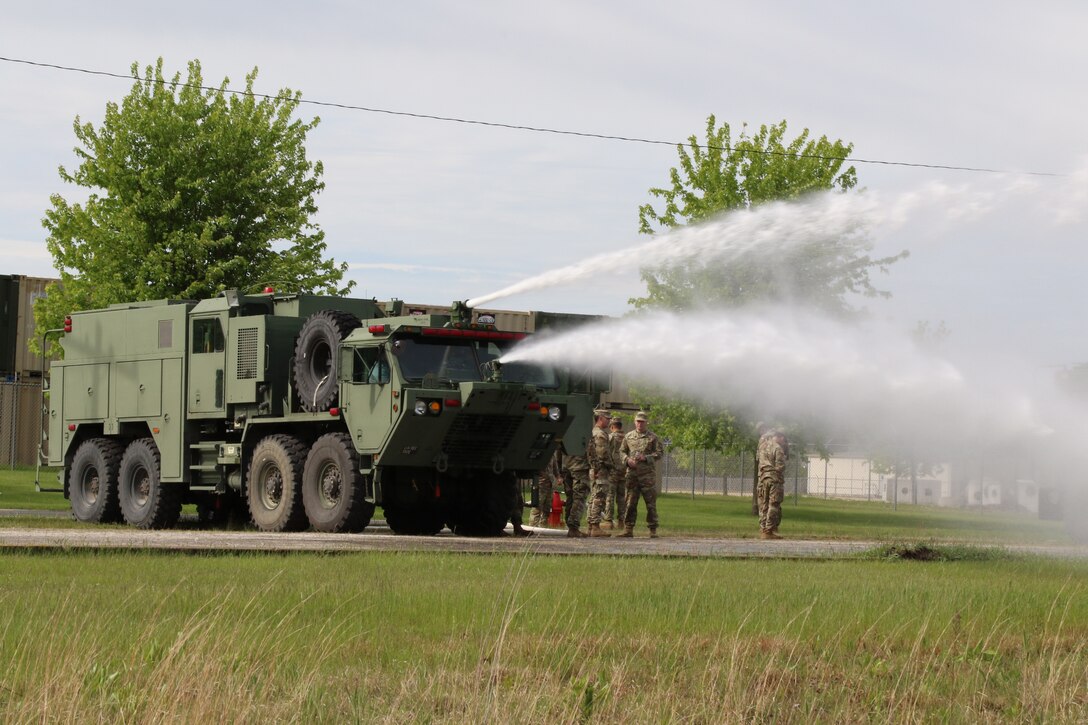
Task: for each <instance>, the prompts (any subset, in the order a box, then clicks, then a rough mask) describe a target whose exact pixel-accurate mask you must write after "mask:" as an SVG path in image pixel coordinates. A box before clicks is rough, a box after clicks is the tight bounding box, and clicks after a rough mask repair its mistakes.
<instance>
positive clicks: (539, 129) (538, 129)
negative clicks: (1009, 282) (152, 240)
mask: <svg viewBox="0 0 1088 725" xmlns="http://www.w3.org/2000/svg"><path fill="white" fill-rule="evenodd" d="M0 61H3V62H5V63H18V64H22V65H29V66H35V67H38V68H51V69H53V70H62V71H68V72H71V73H85V74H87V75H94V76H105V77H107V78H120V79H123V80H136V81H146V82H152V83H161V84H163V85H165V84H167V83H170V84H171V85H173V81H167V80H166V79H163V80H161V81H160V80H157V79H155V78H143V77H140V76H133V75H125V74H121V73H111V72H109V71H101V70H91V69H88V68H77V67H73V66H64V65H56V64H54V63H41V62H38V61H32V60H25V59H22V58H6V57H3V56H0ZM177 85H178V86H180V87H184V88H194V89H197V90H202V91H219V90H223V92H224V93H230V94H232V95H236V96H252V97H254V98H264V99H268V100H284V99H285V98H286V97H285V96H282V95H275V96H273V95H270V94H267V93H255V92H252V91H237V90H233V89H230V88H224V89H219V88H217V87H215V86H205V85H197V84H195V83H183V82H179V83H177ZM298 102H299V103H305V104H307V105H310V106H319V107H322V108H338V109H342V110H346V111H362V112H364V113H379V114H384V115H386V116H402V117H405V118H418V119H424V120H428V121H444V122H447V123H462V124H466V125H471V126H485V127H488V128H505V129H508V130H511V131H531V132H533V133H549V134H554V135H557V136H577V137H580V138H593V139H602V140H605V141H624V142H627V143H641V144H652V145H658V146H688V147H691V146H694V147H696V148H700V149H705V150H708V151H730V149H728V148H724V147H721V146H713V145H709V144H692V143H691V142H690V141H685V142H677V141H662V140H660V139H651V138H639V137H637V136H617V135H613V134H605V133H592V132H589V131H569V130H564V129H557V128H546V127H543V126H526V125H521V124H514V123H501V122H498V121H481V120H479V119H472V118H458V117H456V116H440V115H436V114H431V113H414V112H411V111H394V110H391V109H388V108H374V107H371V106H359V105H354V104H349V103H334V102H331V101H312V100H308V99H305V98H299V99H298ZM737 150H739V149H737ZM741 151H742V152H743V153H754V154H761V155H764V156H783V157H790V158H803V159H815V160H819V161H842V162H845V163H851V164H873V165H879V166H904V167H907V168H914V169H939V170H941V171H966V172H971V173H977V174H1014V175H1020V176H1052V177H1062V176H1066V174H1057V173H1053V172H1048V171H1010V170H1003V169H989V168H984V167H977V166H951V165H948V164H925V163H913V162H909V161H885V160H881V159H863V158H858V157H852V156H823V155H820V154H794V153H789V152H787V151H769V150H764V149H751V150H741Z"/></svg>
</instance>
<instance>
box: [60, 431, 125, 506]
mask: <svg viewBox="0 0 1088 725" xmlns="http://www.w3.org/2000/svg"><path fill="white" fill-rule="evenodd" d="M121 452H122V448H121V444H120V443H118V442H117V441H114V440H110V439H109V438H92V439H91V440H89V441H84V442H83V443H82V444H81V445H80V446H79V448H77V449H76V454H75V455H74V456H73V457H72V465H71V466H69V468H68V498H69V500H70V501H71V503H72V514H73V515H74V516H75V517H76V520H77V521H83V522H86V523H94V524H104V523H111V522H114V521H120V520H121V502H120V501H119V500H118V497H117V472H118V470H119V469H120V467H121Z"/></svg>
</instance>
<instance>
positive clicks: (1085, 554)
mask: <svg viewBox="0 0 1088 725" xmlns="http://www.w3.org/2000/svg"><path fill="white" fill-rule="evenodd" d="M8 515H11V514H9V512H0V548H9V549H12V548H35V549H37V548H50V549H156V550H158V549H161V550H174V551H275V552H286V551H336V552H345V551H448V552H461V553H532V554H555V555H575V556H576V555H597V556H665V557H685V558H695V557H710V558H740V559H747V558H780V559H781V558H786V559H829V558H838V557H843V556H849V555H852V554H856V553H859V552H862V551H866V550H868V549H871V548H873V547H875V546H878V545H879V542H876V541H816V540H804V539H790V538H785V539H782V540H781V541H760V540H758V539H712V538H682V537H674V536H664V537H662V538H660V539H649V538H645V533H642V535H641V537H638V538H634V539H620V538H616V537H612V538H597V539H568V538H566V537H565V536H563V535H562V533H563V532H559V531H557V530H554V529H551V530H548V529H544V530H535V535H534V536H531V537H529V538H514V537H500V538H488V539H477V538H469V537H464V536H454V535H452V534H450V533H449V532H443V533H441V534H439V535H437V536H398V535H396V534H392V533H390V532H389V529H388V528H385V527H384V526H383V525H382V522H377V521H376V522H374V524H373V525H372V526H371V527H368V528H367V530H366V531H365V532H364V533H361V534H320V533H314V532H304V533H291V534H269V533H262V532H258V531H210V530H202V529H196V528H188V529H187V528H184V527H183V528H179V529H173V530H167V531H140V530H136V529H123V528H102V529H49V528H9V527H4V526H3V518H4V517H5V516H8ZM995 548H1001V549H1006V550H1008V551H1015V552H1022V553H1031V554H1039V555H1044V556H1057V557H1062V558H1075V559H1088V547H1073V546H995Z"/></svg>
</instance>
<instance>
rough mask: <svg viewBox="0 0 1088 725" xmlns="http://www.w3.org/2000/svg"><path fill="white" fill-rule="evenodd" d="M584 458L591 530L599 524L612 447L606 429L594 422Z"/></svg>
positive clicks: (610, 471)
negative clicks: (585, 460) (589, 489)
mask: <svg viewBox="0 0 1088 725" xmlns="http://www.w3.org/2000/svg"><path fill="white" fill-rule="evenodd" d="M586 458H587V459H588V461H589V480H590V483H591V485H592V487H593V488H592V494H593V495H592V497H591V498H590V502H589V528H590V530H593V529H595V528H597V527H598V526H600V524H601V514H602V512H603V511H604V506H605V500H606V498H607V496H608V489H609V487H610V485H611V480H612V448H611V446H610V445H609V443H608V431H607V430H605V429H604V428H601V427H600V426H598V425H596V424H594V426H593V437H592V438H591V439H590V441H589V446H587V447H586Z"/></svg>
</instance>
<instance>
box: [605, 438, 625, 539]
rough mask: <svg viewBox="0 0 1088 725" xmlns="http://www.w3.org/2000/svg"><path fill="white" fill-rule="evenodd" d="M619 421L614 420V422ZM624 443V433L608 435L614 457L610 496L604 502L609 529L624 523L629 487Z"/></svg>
mask: <svg viewBox="0 0 1088 725" xmlns="http://www.w3.org/2000/svg"><path fill="white" fill-rule="evenodd" d="M615 420H618V419H613V421H615ZM622 443H623V431H622V430H613V431H612V432H611V433H609V434H608V445H609V447H610V448H611V451H610V453H611V455H612V475H611V478H610V479H609V482H608V495H607V496H606V497H605V501H604V520H605V521H607V522H608V526H609V528H611V526H612V523H613V522H615V523H616V525H617V526H618V525H619V524H620V522H621V521H623V507H624V500H625V499H626V498H627V486H626V484H625V482H624V479H625V478H626V476H625V471H626V467H625V466H624V465H623V457H622V456H621V455H620V445H621V444H622Z"/></svg>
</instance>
